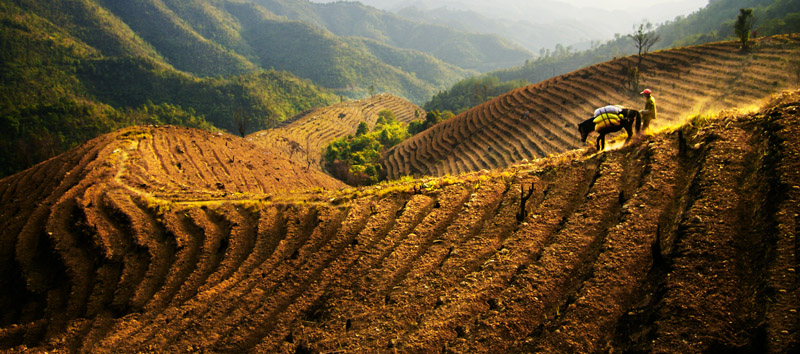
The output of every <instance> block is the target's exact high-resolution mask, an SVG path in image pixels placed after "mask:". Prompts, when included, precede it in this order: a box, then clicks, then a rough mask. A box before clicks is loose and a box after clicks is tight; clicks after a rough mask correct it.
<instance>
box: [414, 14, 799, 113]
mask: <svg viewBox="0 0 800 354" xmlns="http://www.w3.org/2000/svg"><path fill="white" fill-rule="evenodd" d="M740 8H753V9H754V11H753V14H754V17H755V18H756V23H755V29H754V34H755V35H757V36H769V35H774V34H782V33H795V32H800V0H711V1H709V4H708V5H707V6H706V7H705V8H703V9H700V10H699V11H697V12H694V13H692V14H690V15H687V16H679V17H677V18H675V19H674V20H672V21H667V22H665V23H662V24H660V25H657V26H655V29H654V32H653V33H654V34H655V35H658V36H659V37H660V40H659V41H658V42H656V44H655V45H654V46H653V47H652V48H651V49H652V50H658V49H665V48H673V47H681V46H686V45H692V44H701V43H708V42H713V41H721V40H731V39H734V38H735V36H734V31H733V25H734V22H735V21H736V17H737V15H738V14H739V9H740ZM633 30H634V29H633V28H632V29H631V33H633ZM635 53H636V49H635V47H634V46H633V41H632V40H631V39H630V38H629V37H628V36H627V34H625V33H623V34H618V35H616V38H615V39H613V40H610V41H608V42H606V43H603V44H600V45H595V47H594V48H592V49H590V50H585V51H576V50H574V49H573V48H571V47H564V46H562V45H557V46H556V47H555V48H554V49H553V50H549V49H546V50H545V49H542V50H541V51H540V52H539V56H538V57H537V58H536V59H533V60H529V61H527V62H526V63H525V64H523V65H521V66H518V67H513V68H509V69H502V70H496V71H493V72H490V73H487V74H484V75H483V76H481V77H478V78H468V79H464V80H462V81H460V82H458V83H456V84H455V85H454V86H453V88H451V89H450V90H448V91H444V92H442V93H440V94H438V95H436V96H434V98H433V99H432V100H431V101H429V102H428V103H426V104H425V105H424V107H425V108H426V109H430V108H434V107H435V108H438V109H452V110H454V111H461V110H463V108H464V107H465V105H464V102H465V99H464V98H465V97H472V98H476V97H477V98H481V97H482V98H483V100H474V101H472V102H470V104H471V105H470V106H469V107H474V106H476V105H478V104H480V103H482V102H485V101H486V100H488V99H491V98H492V97H493V95H485V96H482V95H475V92H476V91H477V90H475V81H476V80H477V81H490V82H492V81H493V80H494V79H495V78H496V79H497V80H498V82H497V83H495V85H497V86H507V87H514V86H515V85H518V84H519V83H520V80H524V81H528V82H531V83H537V82H540V81H543V80H546V79H549V78H551V77H555V76H558V75H562V74H565V73H568V72H571V71H574V70H577V69H580V68H582V67H586V66H589V65H593V64H597V63H601V62H604V61H607V60H611V59H613V58H615V57H621V56H626V55H630V54H635ZM488 86H489V87H491V85H488ZM470 87H472V90H471V91H472V96H470Z"/></svg>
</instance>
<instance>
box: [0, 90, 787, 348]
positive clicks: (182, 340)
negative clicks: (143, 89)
mask: <svg viewBox="0 0 800 354" xmlns="http://www.w3.org/2000/svg"><path fill="white" fill-rule="evenodd" d="M798 127H800V93H798V92H794V93H792V94H787V95H784V96H782V97H779V98H777V99H776V100H775V101H774V102H773V103H772V104H771V105H770V106H768V107H767V108H766V109H764V110H762V111H761V112H759V113H755V114H750V115H738V114H735V113H730V112H728V113H723V114H721V116H720V118H719V119H714V120H708V121H705V120H696V121H694V122H693V124H692V125H690V126H686V127H683V128H681V129H680V130H679V131H674V132H666V133H660V134H656V135H652V136H647V137H645V138H643V139H642V140H637V141H635V142H634V143H633V144H632V145H630V146H628V147H625V148H622V149H619V150H615V151H608V152H605V153H601V154H590V152H589V151H586V150H574V151H571V152H568V153H565V154H561V155H558V156H555V157H553V158H548V159H539V160H536V161H535V162H534V163H525V164H516V165H513V166H512V167H510V168H508V169H505V170H495V171H491V172H483V173H472V174H468V175H462V176H458V177H446V178H440V179H426V180H416V181H409V182H404V183H398V184H393V185H381V186H377V187H375V188H371V189H362V190H360V191H359V192H358V193H354V192H352V191H338V192H329V193H318V192H314V193H310V194H307V195H300V194H295V195H288V194H278V195H275V196H274V197H273V198H272V199H271V200H269V201H268V200H266V199H265V198H261V199H258V200H225V199H221V198H231V197H232V196H231V195H230V194H229V195H227V196H218V195H215V193H217V191H208V190H206V189H204V188H203V184H202V182H199V181H201V180H203V181H205V180H208V179H209V178H210V176H215V177H214V178H220V179H221V182H222V183H225V186H226V187H225V190H226V191H227V192H229V193H230V192H233V191H234V190H236V191H238V192H243V193H250V192H254V190H255V191H257V190H260V189H263V188H264V187H262V186H260V185H258V184H257V183H245V184H244V185H241V184H238V183H229V182H223V180H225V178H228V177H226V176H232V173H231V172H230V170H231V167H230V165H227V164H226V163H225V162H224V158H223V156H221V155H220V154H221V153H223V152H224V151H226V150H225V149H224V148H223V147H222V146H220V144H224V143H225V142H228V144H229V146H230V145H231V144H232V143H237V144H239V145H237V146H240V147H243V148H248V147H249V148H250V149H252V150H255V151H257V150H258V149H257V148H255V147H251V146H250V145H248V144H247V143H246V141H242V139H233V138H230V140H228V138H227V137H226V136H221V137H214V136H207V137H202V136H200V135H199V134H200V133H197V134H196V135H191V134H182V133H180V132H172V131H169V130H166V129H138V130H127V131H123V132H120V133H117V134H112V135H106V136H103V137H101V138H98V139H95V140H93V141H91V142H90V143H88V144H85V145H82V146H80V147H78V148H76V149H74V150H72V151H71V152H70V153H69V154H65V155H62V156H60V157H58V158H56V159H52V160H49V161H47V162H45V163H43V164H40V165H37V166H36V167H34V168H32V169H30V170H26V171H24V172H22V173H20V174H17V175H14V176H12V177H9V178H6V179H2V180H0V195H2V200H3V203H2V205H0V208H1V209H0V215H2V218H0V222H2V223H3V224H2V225H0V226H2V228H0V230H2V231H0V232H1V233H0V252H2V253H1V254H0V256H2V257H0V261H1V262H2V263H0V266H2V269H0V270H1V271H0V275H2V276H1V277H0V281H1V282H2V285H3V286H2V287H0V301H2V303H1V304H0V305H2V307H3V308H4V309H6V310H5V311H3V313H2V318H0V349H2V350H4V351H6V352H26V351H28V350H29V349H28V348H29V347H36V349H37V350H38V351H56V350H57V351H71V352H79V351H83V352H93V353H112V352H114V353H117V352H130V353H135V352H149V351H157V352H191V351H200V352H263V353H281V352H285V353H297V352H313V353H321V352H342V351H346V352H363V353H366V352H370V353H375V352H378V353H381V352H393V351H395V350H397V351H398V352H420V353H430V352H445V353H496V352H510V353H517V352H560V353H574V352H681V353H705V352H733V351H738V352H763V353H786V352H793V351H797V350H798V345H799V344H800V334H798V333H800V331H798V330H800V328H798V323H800V321H799V318H798V315H797V310H798V303H797V301H796V299H797V298H798V296H800V293H799V292H800V288H798V283H799V282H800V279H799V278H798V277H799V276H798V274H797V272H796V271H795V270H796V269H797V266H798V265H799V264H798V261H797V259H798V258H797V254H796V252H797V243H796V239H797V234H798V227H797V222H798V220H797V215H798V213H800V207H799V206H800V189H799V188H798V186H800V174H799V173H798V171H800V166H798V163H800V162H798V159H796V156H798V154H800V138H798V137H800V131H799V130H798V129H799V128H798ZM165 131H166V132H170V134H165V135H167V136H169V137H171V138H172V137H174V136H185V137H186V139H187V143H188V142H191V141H195V142H196V143H197V144H198V148H197V149H198V150H202V151H203V154H202V158H201V154H199V153H194V152H190V151H194V150H192V149H193V148H190V147H188V146H185V145H184V147H182V148H181V149H182V150H183V151H184V152H183V154H191V155H192V156H196V158H195V159H193V161H194V164H195V165H201V164H205V166H206V170H204V171H207V172H203V173H200V172H197V173H196V174H197V175H201V176H203V178H202V179H201V178H197V179H188V177H184V176H181V174H183V173H187V172H188V171H185V172H176V171H174V170H171V169H170V168H169V167H163V166H162V167H158V166H157V165H156V164H155V163H160V162H159V161H163V162H164V163H168V162H169V161H170V160H169V159H167V158H164V157H161V158H157V159H151V158H149V157H147V156H148V154H146V153H144V151H145V150H146V148H147V145H148V144H149V143H150V142H149V141H153V142H155V141H156V140H158V136H159V135H161V134H162V133H163V132H165ZM148 134H149V135H151V136H152V137H150V136H148ZM214 139H218V142H214ZM206 141H208V142H206ZM166 145H167V146H172V145H178V144H177V143H176V142H174V141H170V142H169V144H166ZM154 146H156V147H157V146H159V145H158V144H156V145H154ZM234 149H236V148H234ZM164 150H165V149H159V148H155V149H154V151H159V153H163V154H167V152H166V151H164ZM234 151H237V150H234ZM170 154H172V155H175V153H172V152H171V153H170ZM177 154H178V155H180V154H181V153H180V152H178V153H177ZM214 155H216V156H217V157H214ZM137 159H141V160H142V161H153V162H154V164H150V163H148V164H147V166H148V167H147V168H144V170H145V171H147V172H148V173H147V174H145V173H144V172H137V169H136V168H134V166H135V165H136V164H137V163H142V162H137ZM220 160H222V161H220ZM124 166H128V168H124ZM223 166H226V167H225V168H223ZM268 167H269V166H268ZM200 169H201V168H199V167H198V170H200ZM282 169H283V168H282ZM158 170H163V171H167V172H165V173H164V174H163V175H162V174H161V173H159V172H152V171H158ZM243 173H244V170H243ZM256 173H259V174H267V173H269V174H270V175H272V174H271V173H270V172H269V171H268V169H267V170H264V169H261V170H259V169H256V170H254V172H253V174H256ZM307 173H309V174H313V170H312V171H308V172H307ZM194 174H195V173H192V175H194ZM116 176H118V178H115V177H116ZM135 176H142V177H141V178H142V179H143V180H146V179H147V178H149V177H148V176H150V177H152V178H153V179H154V180H155V181H157V182H158V183H156V184H152V185H147V186H139V187H138V188H130V187H131V186H130V185H128V184H127V183H129V181H130V180H131V179H132V178H134V177H135ZM231 178H233V177H231ZM253 178H258V177H255V176H254V177H253ZM167 180H171V182H166V181H167ZM180 181H187V182H186V183H189V182H192V181H195V182H194V184H197V185H198V186H200V188H198V189H199V190H200V192H198V193H197V195H194V194H191V193H190V192H181V191H179V188H176V187H173V186H179V185H181V184H180V183H179V182H180ZM299 182H300V181H298V183H299ZM142 183H145V182H142ZM37 186H41V188H37ZM158 186H162V187H163V188H164V191H161V188H162V187H158ZM229 186H230V187H229ZM235 186H241V187H235ZM283 188H284V189H286V188H290V187H289V186H288V185H284V187H283ZM193 189H194V187H192V188H191V189H190V190H193ZM144 190H151V191H152V192H153V193H154V194H158V193H163V194H162V195H161V196H163V197H161V198H156V197H153V194H148V193H145V192H144ZM521 190H524V191H531V192H530V194H527V193H522V195H521V193H520V191H521ZM204 193H205V194H207V196H206V197H205V199H203V200H202V201H201V200H198V201H195V202H180V201H176V200H177V199H180V198H182V197H183V196H185V195H187V194H189V195H190V196H192V197H198V198H199V197H200V194H204ZM234 194H235V193H234ZM170 195H172V196H175V198H176V199H171V198H169V197H167V196H170ZM233 197H235V195H234V196H233ZM523 199H524V200H525V203H521V201H522V200H523Z"/></svg>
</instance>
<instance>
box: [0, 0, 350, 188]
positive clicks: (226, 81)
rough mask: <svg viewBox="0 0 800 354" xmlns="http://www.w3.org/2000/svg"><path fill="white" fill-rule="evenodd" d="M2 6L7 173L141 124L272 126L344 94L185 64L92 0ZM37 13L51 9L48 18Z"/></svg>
mask: <svg viewBox="0 0 800 354" xmlns="http://www.w3.org/2000/svg"><path fill="white" fill-rule="evenodd" d="M45 5H46V4H44V3H39V2H34V1H19V2H13V3H10V2H2V3H0V25H1V26H2V31H0V39H2V40H1V41H0V43H2V50H0V72H2V75H1V76H0V80H2V81H0V126H2V128H3V129H0V145H1V146H2V148H0V151H2V153H1V154H0V176H4V175H7V174H10V173H13V172H16V171H19V170H21V169H23V168H26V167H29V166H30V165H32V164H34V163H37V162H39V161H42V160H44V159H46V158H49V157H51V156H54V155H56V154H58V153H61V152H64V151H66V150H67V149H68V148H70V147H72V146H75V145H77V144H79V143H82V142H84V141H86V140H88V139H91V138H93V137H95V136H97V135H99V134H102V133H107V132H110V131H112V130H116V129H118V128H121V127H124V126H127V125H131V124H178V125H185V126H192V127H198V128H206V129H211V128H212V125H213V126H216V127H218V128H223V129H228V130H231V131H233V130H235V127H234V126H235V122H234V119H233V117H234V113H235V112H237V111H240V112H242V113H243V114H246V115H247V117H248V119H249V121H250V122H251V126H252V129H254V130H256V129H263V128H266V127H268V126H271V125H272V124H274V122H276V121H278V120H281V119H284V118H286V117H289V116H292V115H294V114H296V113H298V112H300V111H303V110H306V109H309V108H312V107H318V106H322V105H326V104H327V103H329V102H331V101H333V100H334V98H335V96H334V95H333V94H332V93H331V92H330V91H327V90H324V89H320V88H319V87H318V86H316V85H314V84H313V83H311V82H310V81H307V80H302V79H299V78H297V77H296V76H294V75H291V74H289V73H286V72H279V71H274V70H266V71H264V70H251V71H249V72H248V73H245V72H246V71H244V70H243V71H242V72H243V73H244V74H240V75H237V76H227V77H221V76H216V77H205V78H204V77H198V76H197V75H193V74H191V73H187V72H184V71H179V70H176V69H175V68H174V67H173V66H172V65H171V64H170V62H169V61H167V60H165V59H164V57H162V54H160V53H163V52H162V51H156V50H155V49H154V48H153V47H152V46H150V45H149V44H148V43H147V42H145V41H144V40H142V39H141V37H139V36H138V35H137V34H136V33H134V32H132V31H131V30H130V27H128V26H127V25H125V24H124V23H123V22H121V21H120V20H119V19H118V18H117V17H114V16H111V15H109V13H108V12H107V11H106V10H104V9H103V8H102V7H101V6H99V5H98V4H92V3H90V2H88V1H63V2H56V3H54V4H52V6H49V5H48V6H45ZM37 13H41V16H40V15H39V14H37Z"/></svg>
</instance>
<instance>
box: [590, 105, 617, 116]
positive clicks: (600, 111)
mask: <svg viewBox="0 0 800 354" xmlns="http://www.w3.org/2000/svg"><path fill="white" fill-rule="evenodd" d="M622 108H623V107H622V106H620V105H613V104H610V105H608V106H605V107H600V108H598V109H595V110H594V116H595V117H597V116H599V115H601V114H604V113H611V114H620V113H622Z"/></svg>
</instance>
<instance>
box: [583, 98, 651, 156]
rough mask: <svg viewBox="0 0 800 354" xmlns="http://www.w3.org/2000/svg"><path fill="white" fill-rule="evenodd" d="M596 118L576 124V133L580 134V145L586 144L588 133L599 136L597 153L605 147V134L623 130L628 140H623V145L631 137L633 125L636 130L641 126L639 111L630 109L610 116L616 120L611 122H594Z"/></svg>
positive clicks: (624, 109)
mask: <svg viewBox="0 0 800 354" xmlns="http://www.w3.org/2000/svg"><path fill="white" fill-rule="evenodd" d="M605 114H608V113H604V115H605ZM598 117H599V116H598ZM598 117H592V118H589V119H587V120H585V121H584V122H583V123H579V124H578V131H580V132H581V142H582V143H585V142H586V138H588V137H589V133H591V132H593V131H596V132H597V133H598V134H600V136H599V137H597V141H596V146H597V150H598V151H602V150H603V149H605V147H606V134H609V133H613V132H618V131H620V130H622V129H625V132H627V133H628V138H627V139H625V144H627V143H628V141H630V140H631V137H632V136H633V128H634V124H635V125H636V127H637V128H638V127H640V126H641V124H642V123H641V122H642V115H641V114H640V113H639V111H637V110H635V109H630V108H623V109H622V110H621V111H620V113H619V115H614V116H612V117H614V118H616V119H612V120H611V122H600V121H596V120H597V118H598ZM637 130H638V129H637Z"/></svg>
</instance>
